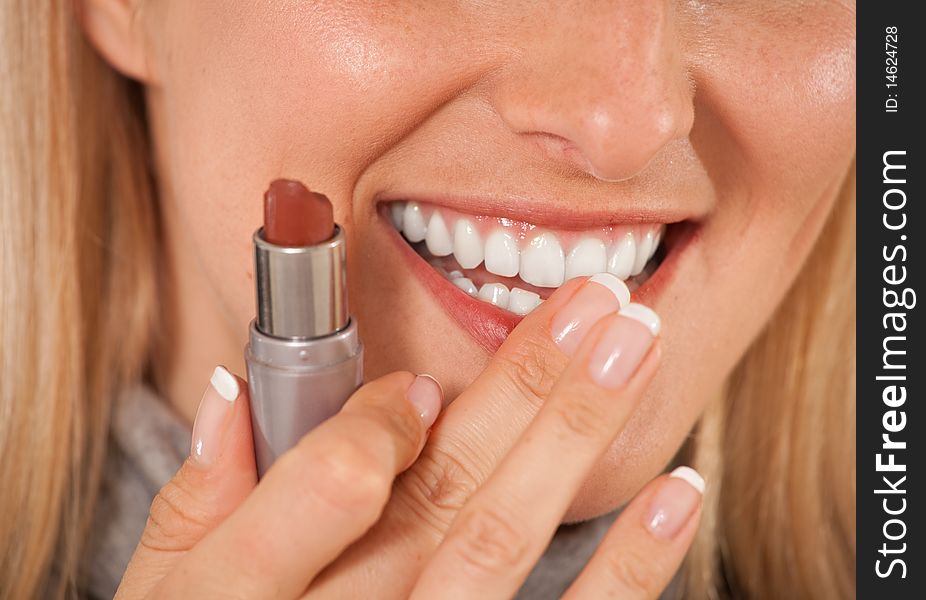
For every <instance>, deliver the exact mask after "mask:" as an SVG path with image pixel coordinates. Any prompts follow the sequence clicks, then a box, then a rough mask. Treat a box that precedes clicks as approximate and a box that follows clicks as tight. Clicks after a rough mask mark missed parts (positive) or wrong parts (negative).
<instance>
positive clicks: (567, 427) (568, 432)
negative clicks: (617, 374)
mask: <svg viewBox="0 0 926 600" xmlns="http://www.w3.org/2000/svg"><path fill="white" fill-rule="evenodd" d="M549 410H550V411H551V413H552V415H553V417H554V419H555V420H554V423H555V424H556V426H557V429H558V430H559V431H560V433H561V434H562V435H563V437H576V436H578V437H581V438H587V439H592V440H598V439H601V438H604V437H612V436H611V435H610V434H611V427H610V419H609V418H608V411H607V409H606V407H605V405H604V403H603V402H601V401H600V398H596V397H594V396H589V395H585V394H576V395H575V396H573V397H571V398H569V399H568V401H565V402H560V403H557V402H556V401H553V402H551V403H550V405H549Z"/></svg>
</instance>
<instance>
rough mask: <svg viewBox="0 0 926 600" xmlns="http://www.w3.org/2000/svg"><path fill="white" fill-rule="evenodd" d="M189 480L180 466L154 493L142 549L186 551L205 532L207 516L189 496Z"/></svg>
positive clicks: (186, 471) (195, 500)
mask: <svg viewBox="0 0 926 600" xmlns="http://www.w3.org/2000/svg"><path fill="white" fill-rule="evenodd" d="M189 477H190V475H189V472H188V468H187V467H186V466H184V467H183V468H181V469H180V471H179V472H178V474H177V476H175V477H174V478H173V479H171V480H170V481H168V482H167V483H166V484H164V487H162V488H161V489H160V490H159V491H158V493H157V495H156V496H155V497H154V500H153V501H152V502H151V508H150V509H149V511H148V522H147V524H146V526H145V529H144V531H143V532H142V537H141V541H140V543H141V545H142V546H144V547H147V548H149V549H151V550H157V551H162V552H179V551H184V550H189V549H190V548H192V547H193V546H194V545H195V544H196V543H197V542H198V541H199V540H200V539H202V537H203V536H204V535H205V534H206V533H207V532H208V531H209V529H210V528H211V527H210V521H209V515H208V512H207V510H206V509H205V508H204V507H203V506H202V505H201V504H200V502H199V501H198V500H197V499H196V496H195V495H194V494H193V492H192V489H191V486H190V482H189V481H188V478H189Z"/></svg>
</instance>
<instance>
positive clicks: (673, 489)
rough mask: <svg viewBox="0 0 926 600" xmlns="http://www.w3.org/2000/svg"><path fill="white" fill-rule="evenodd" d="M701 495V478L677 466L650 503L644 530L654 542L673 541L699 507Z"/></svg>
mask: <svg viewBox="0 0 926 600" xmlns="http://www.w3.org/2000/svg"><path fill="white" fill-rule="evenodd" d="M703 494H704V479H703V478H702V477H701V475H699V474H698V472H697V471H695V470H694V469H692V468H691V467H678V468H677V469H675V470H674V471H672V473H670V474H669V478H668V479H667V480H666V481H665V482H663V484H662V487H660V488H659V490H657V491H656V493H655V494H654V495H653V498H652V499H651V500H650V506H649V511H648V512H647V513H646V515H645V517H644V523H645V525H646V528H647V529H648V530H649V531H650V533H652V534H653V536H655V537H656V538H658V539H662V540H670V539H672V538H674V537H675V536H676V535H678V532H679V531H681V530H682V527H684V526H685V523H687V522H688V520H689V519H690V518H691V515H692V514H694V512H695V510H697V508H698V505H700V504H701V496H702V495H703Z"/></svg>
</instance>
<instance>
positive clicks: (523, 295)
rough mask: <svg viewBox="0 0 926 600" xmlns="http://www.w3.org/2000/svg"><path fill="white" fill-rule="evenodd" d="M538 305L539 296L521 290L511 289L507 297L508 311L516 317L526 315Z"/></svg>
mask: <svg viewBox="0 0 926 600" xmlns="http://www.w3.org/2000/svg"><path fill="white" fill-rule="evenodd" d="M538 304H540V296H539V295H538V294H535V293H534V292H528V291H527V290H522V289H521V288H517V287H516V288H511V293H510V294H509V295H508V310H510V311H511V312H513V313H514V314H516V315H526V314H527V313H529V312H530V311H532V310H534V309H535V308H536V307H537V305H538Z"/></svg>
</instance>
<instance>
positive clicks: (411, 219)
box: [402, 202, 428, 243]
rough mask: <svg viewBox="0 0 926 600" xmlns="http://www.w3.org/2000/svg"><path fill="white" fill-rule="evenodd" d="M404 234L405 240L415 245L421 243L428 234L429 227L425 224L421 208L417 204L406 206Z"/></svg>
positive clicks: (412, 203) (410, 203) (403, 225)
mask: <svg viewBox="0 0 926 600" xmlns="http://www.w3.org/2000/svg"><path fill="white" fill-rule="evenodd" d="M402 232H403V233H404V234H405V239H407V240H408V241H410V242H413V243H417V242H420V241H421V240H423V239H424V237H425V236H426V235H427V233H428V226H427V225H425V223H424V215H423V214H422V213H421V207H420V206H418V204H417V203H416V202H409V203H408V204H406V205H405V213H404V214H403V215H402Z"/></svg>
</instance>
